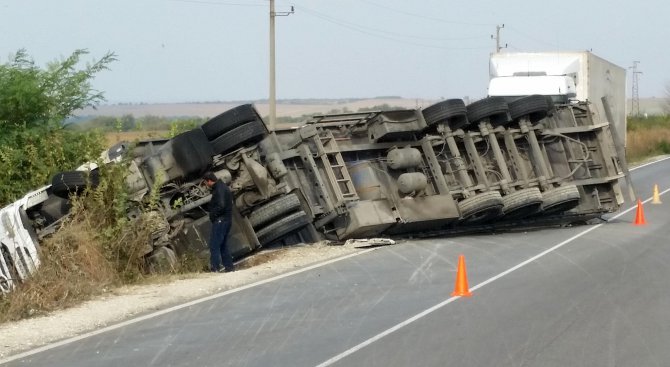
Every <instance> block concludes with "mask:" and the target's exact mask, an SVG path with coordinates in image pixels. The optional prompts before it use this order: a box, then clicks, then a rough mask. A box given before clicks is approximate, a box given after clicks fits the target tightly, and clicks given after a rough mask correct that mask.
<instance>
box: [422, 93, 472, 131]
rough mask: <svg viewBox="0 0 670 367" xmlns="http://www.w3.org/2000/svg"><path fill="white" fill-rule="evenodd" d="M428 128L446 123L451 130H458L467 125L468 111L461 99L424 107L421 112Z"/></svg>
mask: <svg viewBox="0 0 670 367" xmlns="http://www.w3.org/2000/svg"><path fill="white" fill-rule="evenodd" d="M422 113H423V118H424V119H425V120H426V124H428V126H431V125H434V124H437V123H440V122H446V123H447V124H448V125H449V127H450V128H451V129H452V130H456V129H460V128H462V127H464V126H465V125H467V124H468V111H467V109H466V108H465V103H463V100H462V99H447V100H446V101H442V102H438V103H435V104H434V105H432V106H429V107H426V109H424V110H423V111H422Z"/></svg>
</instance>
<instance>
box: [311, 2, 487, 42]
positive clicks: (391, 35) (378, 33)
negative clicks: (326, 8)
mask: <svg viewBox="0 0 670 367" xmlns="http://www.w3.org/2000/svg"><path fill="white" fill-rule="evenodd" d="M300 10H302V11H304V12H305V13H306V14H309V15H311V16H313V17H316V18H319V19H322V20H325V21H327V22H330V23H333V24H336V25H339V26H341V27H344V28H348V29H351V30H354V31H356V32H360V33H363V34H367V35H370V36H373V37H378V38H384V39H387V40H391V41H395V42H399V43H405V44H409V45H414V46H421V47H427V48H435V49H442V50H478V49H483V47H442V46H436V45H427V44H423V43H416V42H410V41H407V40H403V39H399V38H398V36H405V37H406V35H400V34H398V33H395V32H388V31H382V30H379V29H374V28H370V27H366V26H362V25H359V24H356V23H352V22H349V21H345V20H341V19H338V18H335V17H332V16H329V15H326V14H324V13H321V12H319V11H316V10H313V9H309V8H307V7H304V6H300ZM481 38H482V39H483V37H481Z"/></svg>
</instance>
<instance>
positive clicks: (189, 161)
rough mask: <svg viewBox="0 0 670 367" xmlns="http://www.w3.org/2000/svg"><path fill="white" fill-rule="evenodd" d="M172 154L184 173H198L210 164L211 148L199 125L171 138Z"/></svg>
mask: <svg viewBox="0 0 670 367" xmlns="http://www.w3.org/2000/svg"><path fill="white" fill-rule="evenodd" d="M172 155H173V157H174V160H175V162H176V163H177V165H178V166H179V167H180V168H181V169H182V171H183V172H184V174H185V175H187V176H188V175H192V174H200V173H202V172H204V171H205V169H207V167H208V166H209V165H210V164H212V156H213V155H214V153H213V152H212V148H211V147H210V145H209V141H208V140H207V136H205V133H204V132H203V131H202V129H200V128H199V127H197V128H195V129H193V130H189V131H187V132H184V133H181V134H179V135H177V136H175V137H174V138H172Z"/></svg>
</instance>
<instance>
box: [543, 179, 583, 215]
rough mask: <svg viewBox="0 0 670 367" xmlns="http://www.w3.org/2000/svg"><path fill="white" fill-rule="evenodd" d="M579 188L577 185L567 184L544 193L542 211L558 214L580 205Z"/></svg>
mask: <svg viewBox="0 0 670 367" xmlns="http://www.w3.org/2000/svg"><path fill="white" fill-rule="evenodd" d="M579 199H580V195H579V189H577V186H575V185H566V186H561V187H557V188H555V189H552V190H548V191H545V192H543V193H542V211H543V212H544V214H557V213H562V212H564V211H567V210H570V209H572V208H574V207H576V206H577V205H579Z"/></svg>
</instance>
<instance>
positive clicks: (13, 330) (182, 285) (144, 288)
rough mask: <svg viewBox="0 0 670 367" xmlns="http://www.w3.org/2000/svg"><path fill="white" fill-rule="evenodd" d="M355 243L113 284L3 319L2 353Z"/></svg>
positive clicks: (340, 252)
mask: <svg viewBox="0 0 670 367" xmlns="http://www.w3.org/2000/svg"><path fill="white" fill-rule="evenodd" d="M362 251H365V250H361V249H359V248H356V247H355V246H354V245H348V244H345V245H342V246H330V245H327V244H325V243H318V244H313V245H303V246H294V247H288V248H284V249H279V250H272V251H265V252H260V253H258V254H257V255H254V256H251V257H249V258H246V259H245V260H243V261H241V262H238V263H237V264H236V267H237V270H236V271H235V272H233V273H225V274H223V273H221V274H219V273H215V274H212V273H203V274H193V275H189V276H188V277H186V276H180V277H179V276H174V277H172V278H169V279H164V280H163V281H162V282H161V283H157V284H148V285H140V286H132V287H123V288H120V289H112V290H108V291H107V292H106V293H105V295H103V296H100V297H98V298H96V299H93V300H91V301H89V302H86V303H84V304H82V305H80V306H77V307H73V308H70V309H66V310H62V311H58V312H53V313H51V314H49V315H46V316H41V317H35V318H32V319H27V320H22V321H18V322H12V323H6V324H3V325H0V358H4V357H7V356H9V355H11V354H15V353H18V352H20V351H25V350H29V349H32V348H36V347H39V346H42V345H45V344H48V343H51V342H55V341H58V340H62V339H65V338H68V337H72V336H75V335H79V334H82V333H85V332H89V331H92V330H96V329H99V328H102V327H105V326H108V325H113V324H115V323H118V322H121V321H123V320H127V319H130V318H132V317H133V316H136V315H140V314H146V313H149V312H152V311H156V310H160V309H165V308H168V307H170V306H173V305H176V304H180V303H184V302H187V301H190V300H194V299H198V298H202V297H205V296H208V295H212V294H216V293H220V292H223V291H226V290H229V289H234V288H237V287H241V286H244V285H249V284H253V283H255V282H258V281H262V280H264V279H269V278H272V277H274V276H277V275H280V274H286V273H289V272H291V271H296V270H299V269H301V268H305V267H307V266H309V265H312V264H318V263H321V262H324V261H327V260H329V259H335V258H338V257H342V256H346V255H351V254H355V253H357V252H362Z"/></svg>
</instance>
